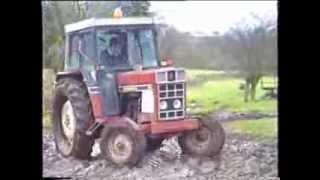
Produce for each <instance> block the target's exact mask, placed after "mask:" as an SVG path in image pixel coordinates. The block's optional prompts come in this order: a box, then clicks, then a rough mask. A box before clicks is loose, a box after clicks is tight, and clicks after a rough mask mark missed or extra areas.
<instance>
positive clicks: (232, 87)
mask: <svg viewBox="0 0 320 180" xmlns="http://www.w3.org/2000/svg"><path fill="white" fill-rule="evenodd" d="M201 74H202V76H204V75H207V76H208V75H209V76H213V77H212V78H211V79H208V78H209V77H208V78H207V79H206V80H202V79H201V80H200V79H198V81H197V77H199V76H200V75H201ZM216 74H217V73H216V72H215V71H213V72H212V73H210V71H205V70H199V71H197V70H187V76H189V77H192V78H193V81H197V84H192V83H191V84H188V85H187V86H188V89H187V102H188V105H191V104H197V105H199V106H200V108H191V112H192V113H196V114H198V113H200V114H202V113H204V114H206V113H209V112H213V111H216V110H218V109H220V108H226V109H227V110H229V111H233V112H264V113H273V112H275V111H276V109H277V101H276V100H260V98H261V97H262V96H263V95H264V93H265V91H264V90H262V89H261V87H260V84H259V85H258V87H257V93H256V99H257V101H255V102H251V101H249V102H247V103H245V102H244V100H243V94H244V91H243V90H240V89H239V85H240V83H242V82H243V80H242V79H240V78H237V77H235V76H229V77H228V75H224V77H223V78H220V79H219V78H215V77H214V76H216ZM221 74H223V73H219V75H220V77H221ZM192 78H191V79H192ZM264 80H265V81H272V78H271V77H266V78H264ZM188 81H190V79H188Z"/></svg>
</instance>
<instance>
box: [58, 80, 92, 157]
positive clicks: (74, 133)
mask: <svg viewBox="0 0 320 180" xmlns="http://www.w3.org/2000/svg"><path fill="white" fill-rule="evenodd" d="M52 115H53V117H52V127H53V134H54V141H55V145H56V149H57V151H58V152H59V153H60V154H61V155H62V156H64V157H70V156H73V157H75V158H78V159H89V158H90V154H91V151H92V146H93V144H94V139H93V138H91V137H89V136H87V135H86V134H85V131H86V130H87V129H88V127H89V126H90V125H91V124H92V123H93V122H94V120H93V114H92V109H91V103H90V99H89V95H88V92H87V90H86V86H85V84H84V83H83V82H81V81H78V80H75V79H71V78H65V79H62V80H59V81H58V83H57V86H56V89H55V95H54V99H53V114H52Z"/></svg>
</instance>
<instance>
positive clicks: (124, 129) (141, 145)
mask: <svg viewBox="0 0 320 180" xmlns="http://www.w3.org/2000/svg"><path fill="white" fill-rule="evenodd" d="M101 138H102V139H101V142H100V149H101V152H102V154H103V155H104V156H105V158H106V159H107V160H110V161H112V162H113V163H114V164H116V165H118V166H125V165H128V166H130V167H131V166H134V165H136V164H137V163H138V162H139V160H140V159H141V157H142V156H143V153H144V152H145V149H146V139H145V137H144V135H143V134H142V133H141V132H138V131H135V130H134V129H133V128H132V127H130V126H129V125H128V126H119V127H105V129H104V130H103V132H102V135H101Z"/></svg>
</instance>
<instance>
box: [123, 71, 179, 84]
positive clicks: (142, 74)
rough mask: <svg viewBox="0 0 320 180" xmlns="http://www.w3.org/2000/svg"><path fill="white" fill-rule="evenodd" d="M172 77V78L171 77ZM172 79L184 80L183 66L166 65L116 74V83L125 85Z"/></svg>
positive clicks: (161, 81) (153, 82)
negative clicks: (164, 66)
mask: <svg viewBox="0 0 320 180" xmlns="http://www.w3.org/2000/svg"><path fill="white" fill-rule="evenodd" d="M172 78H173V79H172ZM171 80H174V81H177V80H178V81H185V70H184V69H183V68H175V67H166V68H159V69H149V70H142V71H130V72H121V73H118V75H117V83H118V85H120V86H125V85H146V84H155V83H163V82H170V81H171Z"/></svg>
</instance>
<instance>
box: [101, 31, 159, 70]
mask: <svg viewBox="0 0 320 180" xmlns="http://www.w3.org/2000/svg"><path fill="white" fill-rule="evenodd" d="M97 40H98V53H99V54H98V57H99V60H100V63H101V64H103V65H105V66H106V69H108V70H129V69H133V68H134V67H135V66H137V65H139V66H142V67H143V68H154V67H157V66H158V60H157V54H156V47H155V37H154V33H153V31H152V30H151V29H145V28H144V29H141V28H131V29H126V30H123V29H113V30H98V31H97Z"/></svg>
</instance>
